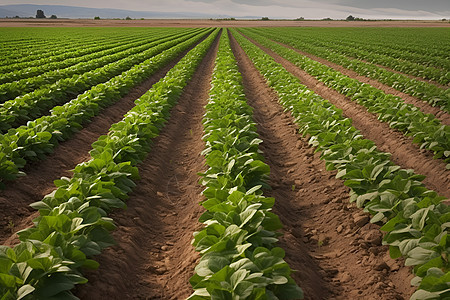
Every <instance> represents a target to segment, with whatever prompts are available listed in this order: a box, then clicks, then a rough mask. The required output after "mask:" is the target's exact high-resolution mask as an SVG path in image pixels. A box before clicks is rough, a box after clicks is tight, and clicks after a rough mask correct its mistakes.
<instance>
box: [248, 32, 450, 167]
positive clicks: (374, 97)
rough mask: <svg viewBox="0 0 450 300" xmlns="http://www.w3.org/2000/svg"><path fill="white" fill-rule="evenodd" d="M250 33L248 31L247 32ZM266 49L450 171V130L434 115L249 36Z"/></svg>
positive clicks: (277, 45)
mask: <svg viewBox="0 0 450 300" xmlns="http://www.w3.org/2000/svg"><path fill="white" fill-rule="evenodd" d="M244 32H245V33H246V34H247V31H244ZM248 36H249V37H251V38H253V39H255V40H256V41H257V42H258V43H261V44H262V45H263V46H265V47H268V48H270V49H271V50H273V51H275V52H276V53H278V54H279V55H281V56H282V57H284V58H286V59H287V60H289V61H291V62H292V63H294V64H295V65H297V66H298V67H300V68H302V69H303V70H305V71H306V72H308V73H309V74H310V75H312V76H314V77H316V78H317V79H318V80H320V81H322V82H324V83H325V84H326V85H328V86H329V87H331V88H333V89H335V90H336V91H338V92H340V93H342V94H344V95H345V96H347V97H349V98H350V99H352V100H354V101H356V102H357V103H358V104H360V105H362V106H364V107H366V108H367V110H368V111H369V112H371V113H375V114H376V115H377V116H378V119H379V120H380V121H383V122H386V123H388V124H389V126H390V127H392V128H394V129H397V130H399V131H401V132H403V133H404V134H405V135H407V136H411V137H412V138H413V142H414V143H417V144H419V145H420V148H423V149H428V150H431V151H433V153H434V157H435V158H441V159H443V160H444V161H445V162H446V163H447V169H450V127H449V126H446V125H443V124H442V123H441V122H440V120H439V119H436V118H435V116H434V115H432V114H425V113H423V112H422V111H420V109H419V108H417V107H416V106H414V105H412V104H408V103H405V102H404V101H402V99H401V98H400V97H397V96H394V95H391V94H386V93H384V92H383V91H381V90H379V89H377V88H375V87H373V86H371V85H369V84H367V83H363V82H360V81H358V80H357V79H353V78H350V77H348V76H346V75H344V74H342V73H340V72H339V71H336V70H334V69H333V68H330V67H328V66H326V65H324V64H321V63H319V62H317V61H314V60H312V59H310V58H308V57H306V56H304V55H301V54H300V53H298V52H296V51H295V50H292V49H289V48H286V47H283V46H281V45H280V44H278V43H275V42H273V41H271V40H269V39H267V38H265V37H262V36H258V35H255V34H253V33H248Z"/></svg>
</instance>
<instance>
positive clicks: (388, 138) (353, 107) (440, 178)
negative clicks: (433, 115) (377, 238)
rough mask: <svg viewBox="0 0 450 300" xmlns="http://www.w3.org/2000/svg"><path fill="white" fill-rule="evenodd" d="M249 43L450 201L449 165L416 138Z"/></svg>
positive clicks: (277, 57)
mask: <svg viewBox="0 0 450 300" xmlns="http://www.w3.org/2000/svg"><path fill="white" fill-rule="evenodd" d="M249 40H250V41H251V42H253V43H254V44H256V45H257V46H258V47H260V48H261V49H262V50H264V52H266V53H267V54H269V55H270V56H272V57H273V58H274V59H275V61H276V62H278V63H280V64H281V65H283V67H285V68H286V69H287V70H288V71H289V72H290V73H292V74H293V75H295V76H296V77H298V78H299V79H300V81H301V82H302V83H303V84H304V85H306V86H307V87H308V88H309V89H311V90H312V91H314V92H315V93H317V94H318V95H320V96H321V97H323V98H325V99H328V100H329V101H330V102H331V103H332V104H334V105H336V107H338V108H340V109H342V110H343V113H344V115H345V116H346V117H348V118H350V119H352V120H353V125H354V126H355V128H357V129H358V130H360V131H361V133H362V134H363V135H364V136H365V137H366V138H368V139H370V140H372V141H374V142H375V144H376V145H377V147H378V148H379V149H380V150H382V151H384V152H389V153H391V154H392V161H393V162H394V163H396V164H397V165H399V166H401V167H402V168H405V169H414V170H415V172H416V173H418V174H421V175H425V176H427V178H426V179H425V180H424V181H423V182H424V184H425V185H426V186H427V187H428V188H430V189H431V190H434V191H436V192H437V193H439V194H440V195H442V196H445V197H447V198H450V190H449V188H448V187H449V186H450V174H449V172H448V170H446V166H445V165H446V164H445V162H443V161H441V160H436V159H433V154H432V153H431V152H430V151H427V150H423V149H419V147H418V146H417V145H416V144H413V143H412V138H409V137H406V136H404V135H403V134H402V133H401V132H399V131H397V130H393V129H392V128H390V127H389V125H388V124H387V123H384V122H380V121H378V119H377V117H376V116H375V115H374V114H372V113H369V112H368V111H367V109H366V108H364V107H363V106H361V105H359V104H357V103H356V102H355V101H351V100H350V99H349V98H348V97H346V96H345V95H343V94H340V93H339V92H337V91H335V90H333V89H331V88H329V87H327V86H326V85H325V84H324V83H322V82H320V81H319V80H317V79H316V78H314V77H313V76H311V75H309V74H308V73H307V72H305V71H304V70H302V69H300V68H298V67H297V66H296V65H294V64H293V63H291V62H290V61H288V60H287V59H284V58H283V57H281V56H280V55H278V54H277V53H275V52H274V51H272V50H270V49H268V48H266V47H264V46H262V45H260V44H258V43H257V42H255V41H254V40H251V39H249Z"/></svg>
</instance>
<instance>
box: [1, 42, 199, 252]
mask: <svg viewBox="0 0 450 300" xmlns="http://www.w3.org/2000/svg"><path fill="white" fill-rule="evenodd" d="M197 44H198V43H197ZM193 47H194V46H192V47H191V48H190V49H192V48H193ZM188 51H189V50H186V51H184V52H183V53H181V54H180V55H179V56H178V57H177V58H176V59H175V60H173V61H172V62H170V63H169V64H168V65H167V66H165V67H163V68H162V69H161V70H159V71H157V72H156V73H155V74H154V75H153V76H150V77H149V78H148V79H147V80H145V81H144V82H142V83H141V84H139V85H138V86H136V87H134V88H133V89H132V90H131V91H130V92H129V93H128V94H127V95H125V96H124V97H122V98H121V99H119V101H117V102H116V103H114V104H113V105H111V106H109V107H107V108H105V109H103V110H102V111H101V112H100V113H99V115H97V116H95V117H94V118H92V120H91V121H90V123H88V124H87V125H86V126H85V127H84V128H83V129H81V130H80V131H79V132H77V133H75V134H74V135H73V136H72V137H71V138H70V139H68V140H67V141H64V142H61V143H60V144H59V145H58V146H57V147H56V148H55V150H54V153H52V154H50V155H49V156H48V157H47V158H46V159H44V160H41V161H36V162H33V163H30V164H28V165H27V166H26V167H25V170H24V172H25V173H26V176H23V177H20V178H18V179H16V180H15V181H12V182H9V183H7V187H6V189H4V190H1V191H0V243H1V245H14V244H16V243H17V242H18V239H17V235H16V234H15V232H17V231H19V230H22V229H24V228H27V227H30V226H32V225H33V223H32V220H33V219H34V218H35V217H37V216H38V213H37V212H36V211H35V210H34V209H33V208H31V207H30V206H29V205H30V204H31V203H34V202H36V201H40V200H42V198H43V197H44V196H45V195H47V194H49V193H51V192H52V191H53V190H54V189H55V186H54V184H53V181H54V180H56V179H59V178H61V177H62V176H65V177H72V174H73V173H72V171H71V170H72V169H73V168H75V166H76V165H77V164H79V163H81V162H83V161H88V160H89V159H90V158H91V156H90V155H89V151H90V150H91V149H92V147H91V145H92V143H93V142H95V141H96V140H97V139H98V137H99V136H101V135H104V134H107V133H108V131H109V128H110V127H111V125H112V124H114V123H116V122H118V121H120V120H122V118H123V116H124V114H125V113H126V112H128V111H129V110H130V109H131V108H132V107H133V106H134V101H135V100H136V99H138V98H139V97H140V96H142V95H143V94H144V93H145V92H147V91H148V90H149V89H150V88H151V87H152V85H153V84H155V83H156V82H158V81H159V80H160V79H161V78H163V77H164V76H165V74H166V73H167V72H168V71H169V70H170V69H171V68H172V67H173V66H174V65H175V64H176V63H177V62H178V61H179V60H180V59H181V58H182V57H183V56H184V55H185V54H186V53H187V52H188Z"/></svg>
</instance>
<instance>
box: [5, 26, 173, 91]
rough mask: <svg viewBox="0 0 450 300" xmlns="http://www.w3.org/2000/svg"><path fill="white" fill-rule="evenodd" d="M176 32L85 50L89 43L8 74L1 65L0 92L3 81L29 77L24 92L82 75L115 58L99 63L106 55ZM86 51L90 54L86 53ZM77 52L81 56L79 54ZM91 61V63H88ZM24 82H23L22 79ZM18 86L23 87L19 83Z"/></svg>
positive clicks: (25, 82)
mask: <svg viewBox="0 0 450 300" xmlns="http://www.w3.org/2000/svg"><path fill="white" fill-rule="evenodd" d="M176 33H178V34H179V33H180V32H175V31H172V30H168V31H167V32H165V33H164V32H163V33H161V34H158V35H152V36H151V37H141V38H138V37H133V39H132V40H129V39H130V38H127V39H124V40H121V41H119V42H116V41H114V42H112V41H109V42H107V43H102V44H100V45H99V44H97V45H95V46H94V47H90V48H88V49H86V47H87V46H84V47H83V48H81V49H80V48H78V51H74V52H73V56H72V57H70V58H67V59H64V60H55V59H54V57H52V58H51V59H47V60H42V61H41V63H40V64H39V65H37V66H34V67H18V68H17V69H15V70H14V71H12V72H9V73H6V72H2V70H1V68H0V73H1V75H0V84H2V85H0V91H3V84H4V83H8V82H12V81H19V80H21V79H22V80H24V79H28V81H25V80H24V81H23V82H24V83H23V84H24V87H25V88H24V91H21V94H25V90H30V88H32V89H35V88H36V86H39V87H42V85H46V84H50V83H53V82H55V81H57V80H58V79H61V78H65V77H69V76H72V75H74V74H80V73H82V72H87V71H89V70H93V69H96V68H97V67H100V66H102V65H105V64H107V63H108V61H109V62H112V61H114V60H111V59H112V58H113V57H111V59H107V60H106V59H105V60H103V59H102V61H101V62H100V61H99V62H97V59H99V58H106V57H107V56H110V55H113V54H119V53H120V52H122V51H124V50H128V49H131V48H134V47H140V46H143V45H145V44H148V43H151V42H154V41H158V40H160V39H162V38H164V37H169V36H172V35H175V34H176ZM145 49H147V48H146V47H143V48H138V49H135V51H132V52H129V53H128V55H131V54H134V53H138V52H140V51H142V50H145ZM86 52H87V53H86ZM77 54H78V55H77ZM89 63H91V64H89ZM21 82H22V81H21ZM18 86H21V84H20V83H19V84H18ZM15 97H17V96H12V97H10V98H8V99H11V98H15Z"/></svg>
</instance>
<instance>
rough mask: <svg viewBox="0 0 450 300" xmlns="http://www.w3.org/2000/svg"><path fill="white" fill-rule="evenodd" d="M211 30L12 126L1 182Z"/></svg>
mask: <svg viewBox="0 0 450 300" xmlns="http://www.w3.org/2000/svg"><path fill="white" fill-rule="evenodd" d="M208 32H209V31H202V32H200V33H199V34H197V35H194V36H193V37H191V38H188V39H187V40H185V38H180V39H176V40H175V41H178V44H177V45H176V46H173V47H171V48H169V49H167V50H164V51H162V52H161V53H159V54H157V55H155V56H153V57H151V58H149V59H147V60H145V61H143V62H142V63H140V64H138V65H135V66H132V67H131V68H130V69H129V70H127V71H125V72H123V73H122V74H120V75H118V76H116V77H114V78H112V79H110V80H109V81H107V82H105V83H103V84H99V85H96V86H94V87H92V88H91V89H90V90H89V91H87V92H85V93H83V94H81V95H79V96H78V97H77V98H76V99H73V100H72V101H70V102H68V103H66V104H64V105H63V106H55V107H53V108H52V110H51V115H49V116H44V117H41V118H39V119H36V120H34V121H31V122H28V123H27V125H24V126H21V127H18V128H16V129H10V130H9V131H8V133H6V134H4V135H2V136H0V146H1V150H2V152H1V154H0V184H2V185H4V184H6V182H7V181H9V180H12V179H14V178H16V177H17V176H20V175H22V173H21V172H20V169H22V168H23V167H24V165H25V164H26V163H27V162H28V161H33V160H37V159H41V158H43V157H45V156H46V155H47V154H48V153H51V152H52V151H53V148H54V147H56V146H57V145H58V142H59V141H62V140H66V139H68V138H69V137H70V136H71V135H72V134H73V133H74V132H76V131H78V130H79V129H80V128H82V124H83V123H86V122H87V121H88V120H89V119H91V118H92V117H93V116H94V115H96V114H98V112H99V111H100V110H101V109H102V108H104V107H106V106H108V105H110V104H112V103H114V102H115V101H117V100H119V99H120V97H122V96H123V95H125V94H126V93H128V92H129V91H130V89H131V88H132V87H133V86H135V85H137V84H139V83H140V82H142V81H143V80H145V79H146V78H148V76H150V75H151V74H153V73H155V72H156V71H157V70H158V69H160V68H161V67H163V66H164V65H166V64H167V63H169V62H170V61H172V60H173V59H175V58H176V57H177V56H178V55H179V53H181V52H182V51H185V50H186V49H188V47H190V46H191V45H192V44H194V43H195V42H197V41H199V40H200V39H201V38H202V37H203V36H204V35H205V34H207V33H208ZM188 37H189V36H188Z"/></svg>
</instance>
